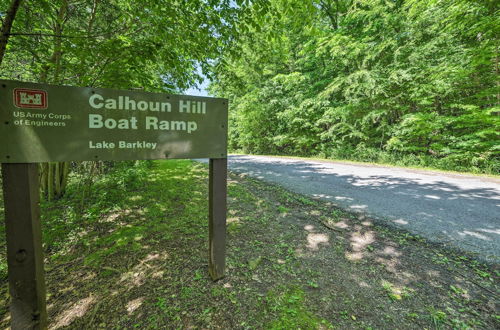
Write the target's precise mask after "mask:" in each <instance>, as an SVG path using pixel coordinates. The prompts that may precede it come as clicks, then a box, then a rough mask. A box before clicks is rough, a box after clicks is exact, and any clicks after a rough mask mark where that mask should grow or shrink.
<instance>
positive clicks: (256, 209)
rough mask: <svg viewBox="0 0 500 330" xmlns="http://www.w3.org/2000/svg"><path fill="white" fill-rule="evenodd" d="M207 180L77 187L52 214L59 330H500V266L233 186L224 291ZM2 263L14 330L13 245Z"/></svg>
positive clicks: (139, 176)
mask: <svg viewBox="0 0 500 330" xmlns="http://www.w3.org/2000/svg"><path fill="white" fill-rule="evenodd" d="M207 172H208V171H207V168H206V166H205V165H202V164H198V163H192V162H190V161H186V160H182V161H157V162H154V163H151V162H138V163H136V164H135V165H134V166H130V164H122V165H118V166H117V167H116V168H115V169H114V170H113V171H112V172H110V173H108V174H107V175H104V176H101V177H99V178H98V180H97V181H96V182H95V183H94V184H93V186H92V189H91V194H89V195H88V196H87V197H85V198H82V194H81V188H82V187H81V185H80V182H81V178H79V177H73V178H72V180H71V184H70V187H69V190H68V194H67V195H66V196H65V197H64V198H63V199H61V200H59V201H55V202H51V203H43V204H42V215H43V216H42V225H43V236H44V251H45V256H46V264H45V269H46V282H47V291H48V298H47V303H48V313H49V319H50V322H51V323H50V327H51V328H92V329H94V328H96V329H97V328H103V329H104V328H127V329H128V328H141V329H142V328H147V329H163V328H221V329H262V328H266V329H298V328H301V329H330V328H340V329H342V328H359V329H378V328H392V329H394V328H398V329H401V328H408V329H424V328H427V329H448V328H449V329H452V328H455V329H467V328H484V329H494V328H499V327H500V316H499V315H497V310H498V308H497V307H498V294H497V292H498V275H499V274H498V269H497V268H496V266H495V265H484V264H482V263H480V262H478V261H476V260H474V259H473V258H470V257H469V256H464V255H459V254H454V253H453V252H451V251H448V250H445V249H442V248H441V247H439V246H434V245H430V244H428V243H427V242H425V241H424V240H423V239H421V238H419V237H416V236H413V235H410V234H408V233H405V232H400V231H395V230H394V229H390V228H385V227H380V226H378V225H376V224H374V223H373V222H372V221H371V219H368V218H364V217H362V216H358V215H354V214H351V213H347V212H345V211H343V210H340V209H338V208H335V207H334V206H332V205H331V204H329V203H326V202H320V201H317V200H313V199H309V198H307V197H304V196H301V195H297V194H294V193H292V192H289V191H287V190H284V189H282V188H280V187H278V186H274V185H269V184H265V183H263V182H261V181H258V180H254V179H251V178H248V177H242V176H237V175H233V174H230V180H229V190H228V239H227V275H226V277H225V278H223V279H222V280H220V281H218V282H212V281H211V280H210V278H209V276H208V271H207V240H208V238H207V233H208V223H207V214H208V205H207V192H208V177H207ZM0 205H2V204H1V203H0ZM0 207H1V206H0ZM1 216H3V213H2V214H1V215H0V217H1ZM0 221H1V222H0V223H3V219H0ZM0 232H1V233H2V234H3V232H4V228H3V226H2V225H0ZM0 256H1V259H0V272H2V269H4V270H3V273H0V276H1V277H0V327H2V328H6V327H7V326H8V322H9V313H8V312H7V307H8V303H9V298H8V295H7V284H8V283H7V281H6V277H5V269H6V266H5V242H4V241H3V240H0Z"/></svg>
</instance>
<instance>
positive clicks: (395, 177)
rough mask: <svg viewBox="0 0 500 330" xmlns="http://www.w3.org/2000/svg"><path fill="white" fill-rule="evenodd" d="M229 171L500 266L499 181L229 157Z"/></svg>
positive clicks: (408, 170)
mask: <svg viewBox="0 0 500 330" xmlns="http://www.w3.org/2000/svg"><path fill="white" fill-rule="evenodd" d="M229 169H230V170H231V171H233V172H237V173H246V174H248V175H250V176H252V177H256V178H259V179H262V180H264V181H268V182H272V183H277V184H279V185H281V186H283V187H284V188H286V189H288V190H291V191H294V192H297V193H300V194H304V195H309V196H313V197H316V198H319V199H322V200H326V201H330V202H333V203H334V204H337V205H338V206H340V207H342V208H345V209H349V210H352V211H355V212H361V213H364V214H367V215H369V216H371V217H373V218H375V219H377V220H378V221H384V222H386V223H388V224H391V225H394V226H396V227H400V228H403V229H406V230H408V231H409V232H411V233H414V234H419V235H421V236H423V237H425V238H427V239H429V240H431V241H435V242H439V243H445V244H446V245H450V246H452V247H455V248H459V249H463V250H466V251H469V252H472V253H474V254H477V256H478V257H479V258H480V259H483V260H487V261H490V262H494V263H498V262H500V180H499V179H494V178H487V177H480V176H466V175H458V174H448V173H441V172H435V171H423V170H412V169H403V168H392V167H383V166H373V165H357V164H347V163H342V162H322V161H304V160H296V159H288V158H281V157H267V156H230V157H229Z"/></svg>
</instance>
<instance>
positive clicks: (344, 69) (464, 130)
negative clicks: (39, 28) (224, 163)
mask: <svg viewBox="0 0 500 330" xmlns="http://www.w3.org/2000/svg"><path fill="white" fill-rule="evenodd" d="M270 3H271V9H270V10H269V11H267V12H266V13H264V14H263V15H260V14H259V12H258V11H253V13H254V15H257V16H259V19H258V20H259V21H260V22H261V24H260V26H258V27H252V26H246V25H244V26H242V25H240V27H239V32H240V34H241V37H240V38H239V39H238V42H237V48H238V49H239V51H240V53H239V54H235V53H231V54H230V55H227V54H226V55H225V56H224V57H223V58H222V59H221V60H220V61H218V63H217V66H216V72H217V74H216V77H217V79H216V80H215V81H214V83H213V84H212V86H211V89H212V92H213V93H216V94H220V95H224V96H226V97H228V98H230V99H231V101H232V107H231V115H230V117H231V132H230V140H231V146H232V148H234V149H242V150H244V151H246V152H252V153H268V154H269V153H272V154H275V153H278V154H295V155H321V156H323V157H336V158H338V157H341V158H355V159H361V160H379V159H380V157H386V158H391V159H406V160H407V162H409V163H412V164H419V163H429V164H433V165H436V166H438V167H442V168H449V169H466V168H472V169H475V170H478V171H482V170H486V171H490V172H497V173H498V172H499V171H500V167H499V165H498V164H499V151H500V150H499V143H498V141H499V132H500V130H499V128H500V125H499V124H500V117H499V113H500V108H499V104H500V89H499V88H500V87H499V86H500V85H499V84H500V82H499V39H498V37H499V35H500V33H499V32H500V15H499V8H498V3H497V2H495V1H479V0H478V1H474V0H453V1H437V0H406V1H405V0H399V1H393V0H391V1H389V0H356V1H353V0H308V1H303V0H288V1H284V0H272V1H270Z"/></svg>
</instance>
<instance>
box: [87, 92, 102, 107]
mask: <svg viewBox="0 0 500 330" xmlns="http://www.w3.org/2000/svg"><path fill="white" fill-rule="evenodd" d="M96 100H99V101H101V103H96ZM103 101H104V98H103V97H102V96H101V95H99V94H94V95H92V96H91V97H90V98H89V104H90V106H91V107H92V108H94V109H100V108H102V107H103V104H102V102H103Z"/></svg>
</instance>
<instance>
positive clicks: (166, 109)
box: [0, 80, 227, 162]
mask: <svg viewBox="0 0 500 330" xmlns="http://www.w3.org/2000/svg"><path fill="white" fill-rule="evenodd" d="M0 84H1V88H0V119H1V122H2V123H3V124H2V126H3V127H2V130H1V131H0V139H1V141H5V142H6V143H2V144H1V145H0V157H2V162H45V161H63V160H95V159H101V160H126V159H160V158H198V157H206V158H221V157H226V145H227V100H224V99H218V98H206V97H195V96H183V95H167V94H155V93H145V92H137V91H123V90H122V91H118V90H112V89H98V88H86V87H66V86H52V85H41V84H32V83H21V82H16V81H5V80H0Z"/></svg>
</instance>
